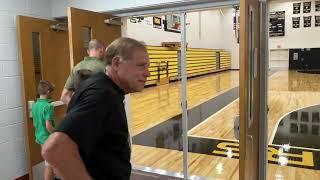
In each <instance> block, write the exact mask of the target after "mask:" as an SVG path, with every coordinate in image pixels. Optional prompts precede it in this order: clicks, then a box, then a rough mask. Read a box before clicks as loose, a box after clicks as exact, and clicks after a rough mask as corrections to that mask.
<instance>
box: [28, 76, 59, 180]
mask: <svg viewBox="0 0 320 180" xmlns="http://www.w3.org/2000/svg"><path fill="white" fill-rule="evenodd" d="M53 90H54V85H53V84H52V83H50V82H49V81H45V80H41V81H40V82H39V85H38V94H39V96H40V98H38V99H37V101H36V103H35V104H33V106H32V118H33V125H34V128H35V138H36V139H35V141H36V143H37V144H40V145H41V149H42V145H43V144H44V143H45V142H46V140H47V139H48V137H49V136H50V134H51V133H53V131H54V127H55V121H54V110H53V105H52V104H51V100H50V97H51V92H52V91H53ZM53 178H54V173H53V169H52V167H50V165H48V163H46V162H45V170H44V179H45V180H49V179H50V180H52V179H53Z"/></svg>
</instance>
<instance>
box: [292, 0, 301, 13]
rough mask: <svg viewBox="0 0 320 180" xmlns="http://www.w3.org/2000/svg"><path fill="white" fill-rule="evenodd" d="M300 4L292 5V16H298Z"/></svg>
mask: <svg viewBox="0 0 320 180" xmlns="http://www.w3.org/2000/svg"><path fill="white" fill-rule="evenodd" d="M300 9H301V3H293V14H300Z"/></svg>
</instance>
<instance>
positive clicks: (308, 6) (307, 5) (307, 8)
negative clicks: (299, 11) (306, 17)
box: [303, 2, 311, 13]
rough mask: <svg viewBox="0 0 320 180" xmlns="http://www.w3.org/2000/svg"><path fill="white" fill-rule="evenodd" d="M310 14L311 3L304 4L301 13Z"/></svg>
mask: <svg viewBox="0 0 320 180" xmlns="http://www.w3.org/2000/svg"><path fill="white" fill-rule="evenodd" d="M310 12H311V2H304V3H303V13H310Z"/></svg>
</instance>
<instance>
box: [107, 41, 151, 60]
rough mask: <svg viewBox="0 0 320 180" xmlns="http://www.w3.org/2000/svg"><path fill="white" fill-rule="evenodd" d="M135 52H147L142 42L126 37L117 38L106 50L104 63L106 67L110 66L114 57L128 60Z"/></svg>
mask: <svg viewBox="0 0 320 180" xmlns="http://www.w3.org/2000/svg"><path fill="white" fill-rule="evenodd" d="M135 50H142V51H145V52H147V48H146V46H145V44H144V43H143V42H139V41H137V40H135V39H132V38H127V37H121V38H118V39H116V40H114V41H113V42H112V43H111V44H110V45H109V46H108V47H107V48H106V51H105V56H104V61H105V62H106V64H107V65H111V64H112V59H113V58H114V57H116V56H119V57H121V58H123V60H128V59H130V58H131V55H132V52H134V51H135Z"/></svg>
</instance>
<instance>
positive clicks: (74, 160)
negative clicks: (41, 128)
mask: <svg viewBox="0 0 320 180" xmlns="http://www.w3.org/2000/svg"><path fill="white" fill-rule="evenodd" d="M41 154H42V157H43V158H44V159H45V160H46V161H47V162H48V163H49V164H50V165H51V166H52V167H53V169H54V170H55V172H56V173H57V174H58V175H59V177H60V178H61V179H64V180H69V179H70V180H73V179H78V180H91V179H92V178H91V177H90V175H89V173H88V171H87V169H86V168H85V165H84V163H83V161H82V159H81V157H80V154H79V151H78V146H77V144H76V143H75V142H74V141H73V140H72V139H71V138H69V136H68V135H66V134H65V133H61V132H55V133H53V134H52V135H50V137H49V138H48V139H47V142H46V143H45V145H44V147H43V148H42V152H41Z"/></svg>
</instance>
